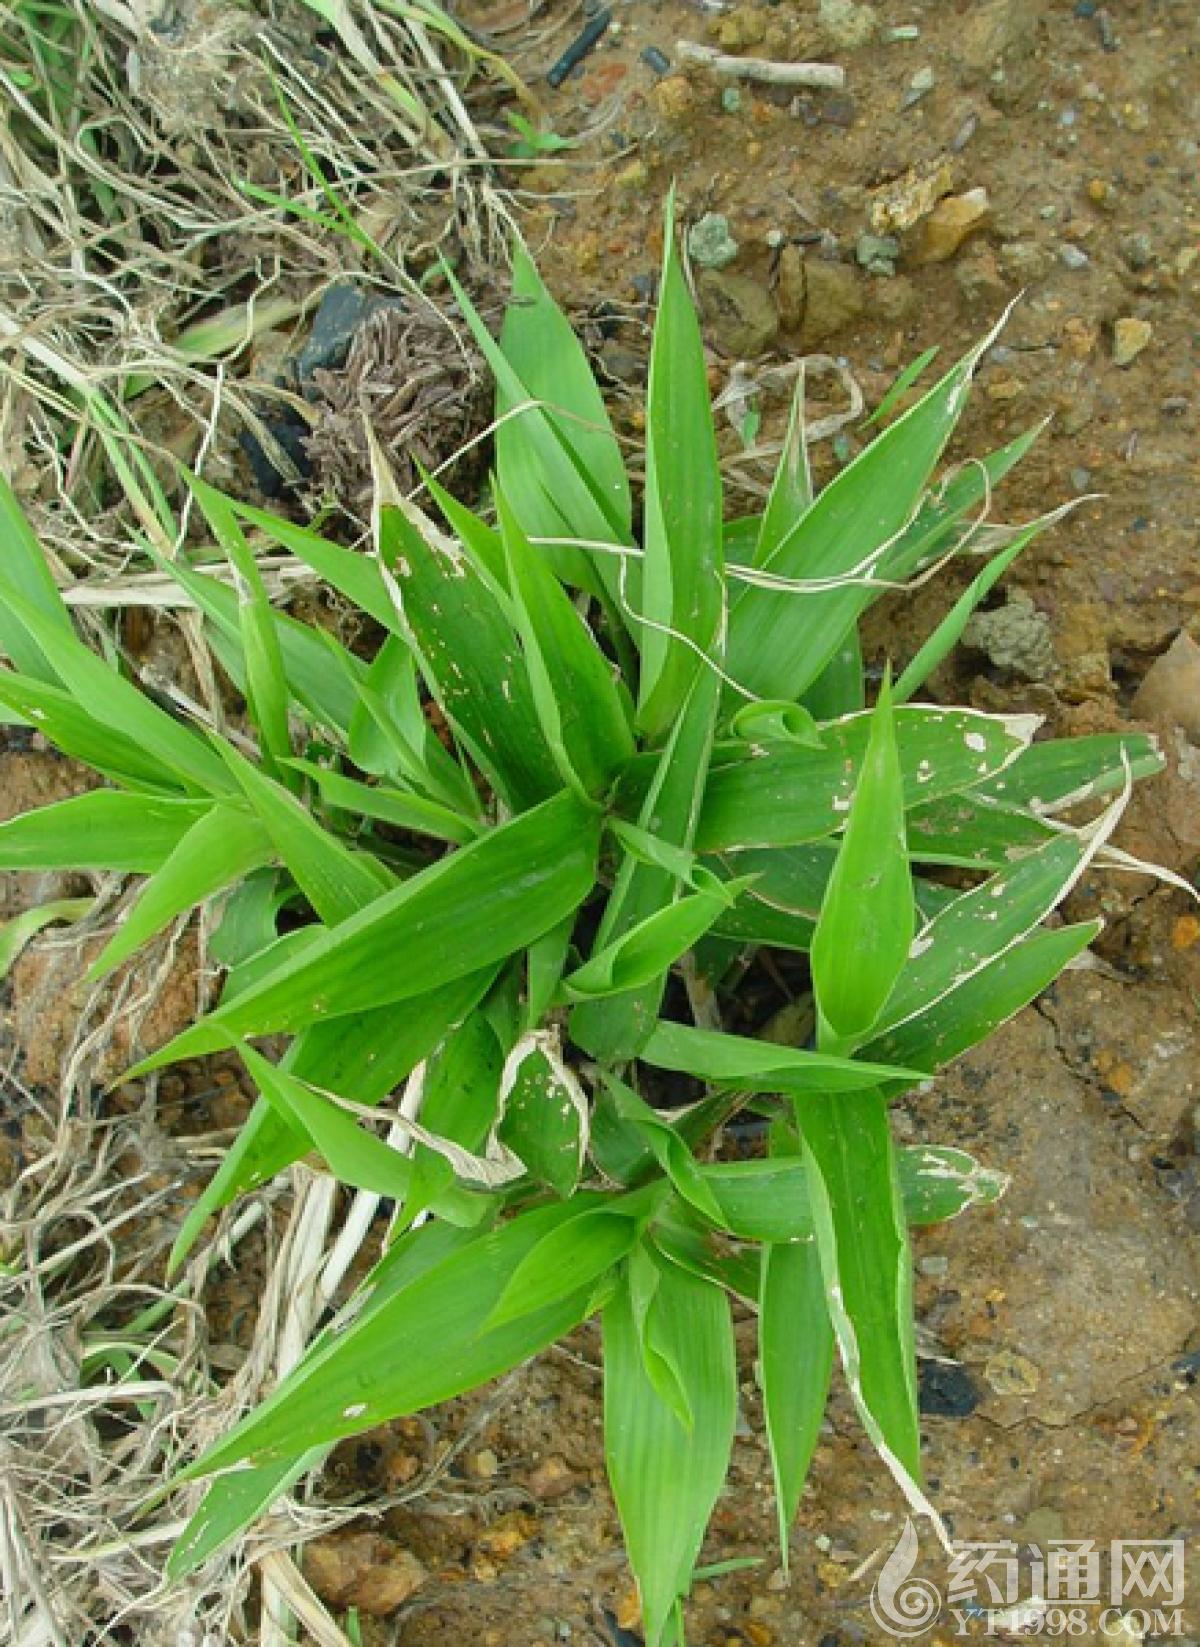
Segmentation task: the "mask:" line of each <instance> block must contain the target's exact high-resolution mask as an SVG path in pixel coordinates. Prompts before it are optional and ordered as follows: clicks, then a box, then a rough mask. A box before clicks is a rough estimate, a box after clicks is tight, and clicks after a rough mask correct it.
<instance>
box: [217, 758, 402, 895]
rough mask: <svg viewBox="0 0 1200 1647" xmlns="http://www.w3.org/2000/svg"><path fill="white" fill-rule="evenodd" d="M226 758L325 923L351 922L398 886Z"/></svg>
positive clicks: (292, 801)
mask: <svg viewBox="0 0 1200 1647" xmlns="http://www.w3.org/2000/svg"><path fill="white" fill-rule="evenodd" d="M222 753H223V754H224V756H225V758H226V760H227V761H228V762H229V765H230V767H231V769H232V771H233V773H234V776H235V777H236V778H237V781H238V783H239V785H240V786H241V788H242V790H243V792H244V794H245V796H246V799H247V800H248V801H249V803H250V806H251V808H252V809H253V810H254V812H255V813H256V814H257V816H258V819H259V822H260V823H261V824H262V827H263V830H264V831H265V833H266V834H267V836H268V837H269V838H270V841H271V844H272V846H273V847H274V849H275V851H276V852H277V853H278V854H279V857H280V858H281V859H282V861H283V863H284V865H285V867H286V868H287V870H288V872H289V873H290V874H291V875H292V877H293V878H294V880H295V882H296V885H297V886H298V887H299V888H300V890H301V891H302V892H303V893H304V896H305V897H306V898H307V899H308V901H309V903H310V904H311V905H312V907H313V909H314V910H315V911H316V912H317V914H318V916H319V917H320V918H321V920H322V921H324V922H326V923H327V924H328V925H333V924H335V923H336V922H338V921H344V920H347V919H348V918H349V917H350V916H351V915H354V914H356V913H357V912H358V911H359V910H360V909H363V908H364V907H365V906H366V905H367V904H369V903H370V902H371V901H372V899H374V898H377V897H378V896H379V895H380V893H383V892H387V891H388V890H389V889H390V888H392V887H393V886H394V885H395V880H396V878H395V876H394V875H393V874H392V872H391V870H390V869H388V868H387V867H386V866H385V865H383V864H381V863H379V862H378V860H377V859H375V858H372V857H371V856H370V854H368V853H366V852H353V851H351V849H350V848H349V847H348V846H346V845H345V843H344V842H342V841H339V840H338V839H337V837H336V836H334V835H331V834H330V833H329V831H328V830H327V829H322V827H321V825H320V824H319V823H318V822H317V820H316V819H315V818H314V817H313V816H312V814H311V813H310V812H309V811H308V808H307V807H305V806H304V805H303V804H302V803H301V802H300V801H298V800H297V799H296V797H295V796H294V795H290V794H289V793H288V791H287V790H286V789H283V788H282V787H281V786H280V785H279V784H277V783H275V782H274V781H273V780H272V779H271V778H269V777H267V776H266V774H265V773H263V772H260V771H259V770H258V768H257V767H255V766H252V765H251V764H250V762H249V761H247V760H245V759H244V758H243V757H242V756H241V755H239V754H238V753H237V752H236V751H235V750H234V749H233V747H232V745H226V746H224V747H223V749H222Z"/></svg>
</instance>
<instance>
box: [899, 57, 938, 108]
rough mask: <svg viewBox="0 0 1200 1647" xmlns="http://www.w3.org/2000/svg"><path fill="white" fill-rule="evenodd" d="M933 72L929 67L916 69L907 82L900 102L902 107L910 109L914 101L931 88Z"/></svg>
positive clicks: (918, 99) (917, 101) (923, 95)
mask: <svg viewBox="0 0 1200 1647" xmlns="http://www.w3.org/2000/svg"><path fill="white" fill-rule="evenodd" d="M933 87H934V73H933V70H932V69H931V68H929V67H926V68H923V69H918V70H917V72H916V74H914V75H913V77H912V79H911V80H910V81H909V83H908V90H907V91H906V92H905V94H904V98H903V100H902V102H901V104H900V107H901V108H903V109H911V108H912V106H913V104H914V103H919V102H920V101H921V99H922V98H923V97H926V96H928V94H929V93H930V92H931V91H932V90H933Z"/></svg>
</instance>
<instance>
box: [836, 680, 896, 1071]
mask: <svg viewBox="0 0 1200 1647" xmlns="http://www.w3.org/2000/svg"><path fill="white" fill-rule="evenodd" d="M889 688H890V683H889V681H888V680H887V679H886V678H885V680H884V683H883V688H882V691H881V692H880V696H879V702H878V703H877V704H876V706H875V712H874V714H873V716H872V718H871V738H870V742H869V743H868V745H867V750H866V754H865V755H864V757H863V764H862V770H861V772H860V774H859V780H858V787H857V788H856V790H855V792H854V804H853V805H852V807H851V809H850V818H849V822H848V823H847V825H846V833H845V835H844V837H843V839H842V845H841V850H840V851H839V852H838V856H837V862H836V863H835V864H834V866H833V873H832V874H831V875H830V877H829V885H828V886H827V887H826V889H825V898H824V901H823V902H822V904H821V914H820V918H819V920H818V921H817V930H816V932H815V933H814V934H813V941H812V950H811V957H812V961H811V964H812V975H813V990H814V992H815V994H816V998H817V1011H818V1018H819V1022H820V1025H821V1030H822V1042H821V1044H824V1040H825V1039H827V1040H828V1045H829V1049H830V1050H831V1051H840V1050H844V1049H846V1048H848V1047H851V1046H853V1045H854V1044H855V1043H856V1042H857V1041H859V1040H861V1039H862V1038H863V1036H865V1035H866V1034H867V1032H868V1031H869V1030H870V1028H871V1026H872V1025H873V1024H874V1023H875V1022H876V1020H877V1019H878V1017H879V1014H880V1012H881V1011H882V1009H883V1005H884V1002H885V1001H886V1000H887V998H888V996H889V995H890V994H891V992H892V989H893V987H894V985H895V983H896V980H897V978H898V977H899V976H900V973H901V971H902V970H903V967H904V963H905V961H906V960H907V958H908V951H909V945H910V944H911V943H912V940H913V927H914V922H915V912H914V904H913V889H912V876H911V874H910V872H909V867H908V846H907V842H906V840H905V834H904V789H903V781H902V778H901V773H900V759H899V755H898V752H897V749H896V738H895V732H894V730H893V725H892V704H891V694H890V689H889Z"/></svg>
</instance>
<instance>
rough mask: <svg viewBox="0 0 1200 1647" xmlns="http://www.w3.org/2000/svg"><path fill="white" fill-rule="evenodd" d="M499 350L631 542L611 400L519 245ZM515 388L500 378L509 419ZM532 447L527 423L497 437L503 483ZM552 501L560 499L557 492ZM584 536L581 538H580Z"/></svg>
mask: <svg viewBox="0 0 1200 1647" xmlns="http://www.w3.org/2000/svg"><path fill="white" fill-rule="evenodd" d="M500 348H501V349H502V351H503V353H504V357H505V359H506V360H507V362H508V364H509V366H510V367H511V368H512V371H513V372H514V373H515V374H516V376H517V377H518V378H519V379H520V382H521V384H522V386H523V388H524V390H525V394H526V397H532V398H533V399H535V400H539V401H541V402H542V403H543V411H544V414H545V417H546V419H547V422H548V423H549V425H550V427H551V428H552V429H553V430H554V432H555V434H556V435H557V437H558V439H559V441H560V442H561V444H562V445H563V447H564V448H565V449H566V450H567V451H568V452H570V453H571V454H572V456H573V458H574V462H575V467H576V470H577V471H578V473H579V474H580V475H581V476H582V477H583V479H584V481H585V482H586V484H587V486H588V488H589V490H590V491H591V492H592V493H593V495H594V496H595V498H596V501H597V502H598V504H599V506H600V508H601V509H602V511H603V512H604V515H605V518H606V519H607V520H608V521H609V522H610V523H611V525H612V526H613V528H614V529H615V530H616V532H617V533H618V534H619V536H620V538H621V541H622V542H625V541H627V539H628V533H629V529H630V528H629V523H630V517H631V508H632V505H631V501H630V495H629V479H628V476H627V475H626V473H625V465H624V462H623V461H622V458H621V448H620V447H619V446H618V444H617V439H616V436H615V435H614V433H613V430H612V424H611V423H610V421H609V416H608V408H607V407H606V406H605V404H604V396H603V395H602V394H601V392H600V388H599V385H598V384H597V382H596V379H595V377H594V376H593V374H592V369H591V366H590V365H589V364H588V358H587V355H586V354H585V353H584V351H583V348H582V346H581V344H580V342H579V339H578V338H577V337H576V335H575V332H574V330H573V329H572V327H571V323H570V322H569V321H568V319H567V317H566V316H565V315H564V314H563V312H562V310H561V309H560V308H559V307H558V305H557V304H556V303H555V302H554V299H553V298H552V297H551V296H550V293H549V292H548V291H547V290H546V287H545V286H544V284H543V283H542V279H541V276H540V275H539V274H538V272H537V269H536V267H535V266H534V262H533V259H532V258H531V257H530V255H529V253H528V251H527V250H526V249H525V246H524V245H523V244H522V243H521V241H520V240H517V241H515V242H514V245H513V257H512V302H511V303H510V304H509V306H508V309H507V310H506V311H505V315H504V325H503V327H502V328H501V332H500ZM513 387H514V386H513V384H512V381H511V379H506V380H505V381H501V379H500V378H499V376H497V396H496V412H497V416H500V417H502V416H503V415H504V413H505V412H506V411H507V410H509V408H510V406H511V405H512V404H515V403H514V402H512V401H511V400H510V399H509V396H510V394H511V392H512V389H513ZM529 444H530V442H529V438H528V432H527V430H525V429H523V427H522V420H520V419H513V420H510V424H503V425H501V427H500V428H499V429H498V430H497V431H496V452H497V457H498V458H499V459H500V460H501V481H502V483H503V481H504V470H505V469H506V468H507V467H508V466H509V464H510V463H511V462H512V461H513V460H514V459H515V460H516V464H517V467H518V469H520V466H521V464H522V463H523V462H524V461H526V455H527V451H528V447H529ZM518 448H524V450H518ZM547 481H549V482H551V485H552V476H551V475H549V474H547V475H545V476H544V479H543V484H545V482H547ZM550 496H554V493H553V491H552V490H551V491H550ZM516 501H517V500H516V499H515V498H514V502H516ZM522 518H523V519H524V518H525V517H524V515H522ZM584 535H586V534H585V533H583V532H582V531H581V532H580V536H584Z"/></svg>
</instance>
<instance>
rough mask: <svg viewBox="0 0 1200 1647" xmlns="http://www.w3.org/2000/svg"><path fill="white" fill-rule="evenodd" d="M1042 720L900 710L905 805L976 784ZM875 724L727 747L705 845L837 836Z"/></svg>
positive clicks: (699, 839) (712, 789)
mask: <svg viewBox="0 0 1200 1647" xmlns="http://www.w3.org/2000/svg"><path fill="white" fill-rule="evenodd" d="M1038 725H1039V722H1038V720H1037V718H1036V717H1035V716H1029V715H1024V716H1020V715H1014V716H1007V717H1005V716H996V715H981V714H977V713H975V712H974V711H973V710H967V709H937V708H934V707H933V706H931V705H926V704H909V705H906V706H904V707H902V708H899V709H897V710H896V711H895V712H894V726H895V735H896V744H897V758H898V761H899V766H900V776H901V780H902V783H903V790H904V801H905V804H906V805H908V806H915V805H919V804H924V803H927V802H929V801H933V800H935V799H937V798H938V797H939V796H943V795H948V794H954V793H956V792H958V791H960V790H970V789H973V788H975V787H976V786H980V785H983V784H985V783H986V782H987V780H988V779H989V778H995V777H997V776H998V775H1000V774H1003V773H1005V769H1006V768H1008V767H1009V766H1010V765H1012V764H1013V763H1015V762H1016V759H1017V757H1018V756H1020V755H1021V754H1022V752H1023V751H1024V750H1026V749H1028V747H1029V744H1030V741H1031V739H1032V737H1033V734H1034V732H1035V731H1036V729H1037V727H1038ZM870 733H871V716H870V714H862V715H851V716H848V717H847V718H846V719H845V720H841V721H835V722H833V723H832V725H828V726H824V727H822V728H821V738H822V743H823V748H821V749H804V748H799V747H797V746H796V745H794V744H785V743H774V744H765V745H762V746H761V747H760V748H758V749H755V750H752V751H750V752H749V753H747V752H746V751H745V750H744V749H743V748H741V747H740V746H736V745H721V746H719V747H718V750H717V752H716V754H715V755H714V758H713V768H712V772H711V774H710V776H709V780H708V787H707V789H706V791H705V795H704V806H703V810H702V811H701V814H700V821H699V825H698V827H697V830H696V839H695V845H696V847H697V849H698V850H699V851H701V852H727V851H730V850H736V849H737V848H744V847H772V846H800V845H803V844H804V843H805V842H807V841H815V840H820V839H821V838H822V837H824V836H827V835H832V834H833V833H834V832H835V831H836V830H838V829H840V828H841V827H842V825H843V824H844V823H845V822H846V819H847V816H848V815H849V812H850V807H851V802H852V800H853V798H854V794H855V790H856V787H857V785H858V782H859V779H860V775H861V772H862V766H863V762H864V760H865V758H866V751H867V744H868V741H869V738H870ZM642 772H643V763H642V761H641V759H639V760H638V761H635V762H633V763H632V764H631V766H630V768H629V770H628V772H627V774H626V777H625V779H624V781H623V784H622V793H621V797H620V799H621V809H622V811H626V808H627V807H631V806H632V805H633V804H634V795H635V793H636V790H635V787H634V786H635V784H636V783H637V782H638V781H639V779H640V778H641V776H642ZM626 815H628V814H627V813H626Z"/></svg>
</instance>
